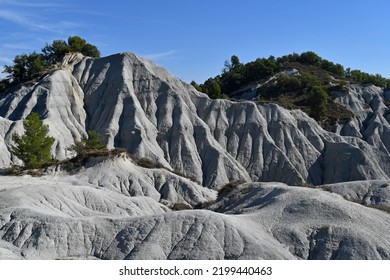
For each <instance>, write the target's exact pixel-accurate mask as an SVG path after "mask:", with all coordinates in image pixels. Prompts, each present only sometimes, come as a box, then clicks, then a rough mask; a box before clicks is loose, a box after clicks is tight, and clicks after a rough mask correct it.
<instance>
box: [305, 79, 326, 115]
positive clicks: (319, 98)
mask: <svg viewBox="0 0 390 280" xmlns="http://www.w3.org/2000/svg"><path fill="white" fill-rule="evenodd" d="M328 99H329V96H328V94H327V93H326V91H325V90H324V88H323V87H322V86H320V85H315V86H313V87H312V88H311V90H310V97H309V105H310V115H311V116H312V117H313V118H315V119H317V120H318V119H320V118H324V117H326V116H327V113H328V112H327V104H328Z"/></svg>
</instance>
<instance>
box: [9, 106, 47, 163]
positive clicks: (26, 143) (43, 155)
mask: <svg viewBox="0 0 390 280" xmlns="http://www.w3.org/2000/svg"><path fill="white" fill-rule="evenodd" d="M23 126H24V129H25V133H24V135H23V136H18V135H16V134H14V135H13V140H14V142H15V144H16V146H14V147H13V150H12V152H13V154H14V155H15V156H17V157H18V158H20V159H21V160H22V161H23V163H24V167H25V168H27V169H29V168H40V167H42V166H44V165H45V164H48V163H50V162H51V161H52V160H53V158H52V156H51V146H52V145H53V143H54V138H52V137H49V136H47V133H48V131H49V129H48V127H47V126H46V125H44V124H43V122H42V120H41V119H40V118H39V115H38V114H37V113H31V114H30V115H29V116H28V117H27V118H26V119H25V120H24V121H23Z"/></svg>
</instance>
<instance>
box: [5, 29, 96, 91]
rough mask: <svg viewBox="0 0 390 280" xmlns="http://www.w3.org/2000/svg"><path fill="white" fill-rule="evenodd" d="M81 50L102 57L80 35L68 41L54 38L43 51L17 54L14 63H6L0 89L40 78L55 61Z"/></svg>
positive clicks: (86, 53)
mask: <svg viewBox="0 0 390 280" xmlns="http://www.w3.org/2000/svg"><path fill="white" fill-rule="evenodd" d="M71 52H80V53H82V54H83V55H85V56H91V57H100V52H99V50H98V49H97V47H96V46H94V45H91V44H89V43H87V42H86V41H85V40H84V39H82V38H80V37H78V36H71V37H69V38H68V41H67V42H66V41H64V40H54V41H53V43H52V44H46V46H45V47H44V48H42V52H41V53H37V52H35V51H34V52H32V53H30V54H21V55H16V56H15V58H14V59H13V63H14V64H13V65H6V66H5V67H4V73H6V74H8V76H7V78H6V79H4V80H2V81H0V90H2V89H5V88H7V87H10V86H13V85H17V84H19V83H23V82H28V81H31V80H34V79H35V78H39V77H40V76H42V75H43V74H45V73H46V72H48V71H49V70H50V69H51V68H52V67H53V65H55V63H57V62H59V61H61V60H62V58H63V57H64V56H65V54H67V53H71Z"/></svg>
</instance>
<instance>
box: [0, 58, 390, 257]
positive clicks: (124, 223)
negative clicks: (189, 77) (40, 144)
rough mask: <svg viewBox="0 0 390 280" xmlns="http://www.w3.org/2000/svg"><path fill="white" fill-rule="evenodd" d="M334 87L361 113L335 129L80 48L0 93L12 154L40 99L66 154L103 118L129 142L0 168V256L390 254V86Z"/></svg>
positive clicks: (0, 149) (2, 163) (5, 139)
mask: <svg viewBox="0 0 390 280" xmlns="http://www.w3.org/2000/svg"><path fill="white" fill-rule="evenodd" d="M334 94H335V96H336V101H337V102H339V103H340V104H343V105H345V106H347V107H348V108H350V109H351V111H353V112H354V114H355V117H354V118H353V119H352V120H351V121H350V122H349V123H348V124H344V125H340V126H339V127H338V129H337V131H336V132H335V133H332V132H328V131H325V130H324V129H322V128H321V127H320V126H319V125H318V124H317V123H316V122H315V120H313V119H311V118H310V117H308V116H307V115H306V114H305V113H303V112H302V111H300V110H286V109H284V108H281V107H279V106H277V105H274V104H258V103H256V102H252V101H246V102H233V101H228V100H210V99H209V98H208V97H207V96H206V95H205V94H203V93H200V92H198V91H196V90H195V89H194V88H193V87H192V86H190V85H188V84H186V83H184V82H182V81H180V80H178V79H177V78H175V77H174V76H172V75H171V74H169V73H168V72H167V71H166V70H164V69H163V68H161V67H159V66H157V65H155V64H154V63H152V62H150V61H147V60H145V59H143V58H140V57H138V56H137V55H134V54H131V53H122V54H117V55H113V56H109V57H104V58H100V59H92V58H88V57H82V56H80V55H78V54H70V55H68V56H66V57H65V59H64V61H63V63H62V65H61V69H59V70H56V71H54V72H53V73H51V74H48V75H46V76H45V77H44V78H42V79H41V80H40V81H38V82H37V83H35V84H33V85H29V86H28V85H22V86H21V87H20V88H18V89H15V90H14V91H13V92H10V93H9V94H8V95H6V96H5V97H3V98H2V99H0V168H5V167H8V166H10V165H11V164H15V163H20V161H18V159H17V158H15V157H13V156H12V153H11V150H12V145H13V142H12V135H13V134H14V133H17V134H22V133H23V125H22V121H23V119H24V118H25V117H26V116H28V115H29V114H30V113H31V112H33V111H34V112H37V113H39V115H40V117H41V118H42V119H43V121H44V123H45V124H47V125H48V126H49V131H50V132H49V134H50V135H51V136H53V137H54V138H55V144H54V145H53V150H52V153H53V155H54V156H55V157H56V158H57V159H59V160H62V159H66V158H70V157H73V156H74V153H73V152H72V151H70V149H69V148H70V147H71V146H72V145H73V144H74V143H75V142H76V141H79V140H80V139H81V138H83V137H85V136H87V131H89V130H96V131H97V132H99V133H100V134H101V135H103V138H104V141H105V144H106V146H107V147H108V148H109V149H111V148H118V147H120V148H125V149H126V150H127V152H128V153H119V154H118V153H112V154H109V155H105V156H104V155H100V156H93V157H91V158H90V159H88V160H87V161H86V162H85V165H84V166H83V167H81V168H80V169H77V170H76V171H77V172H74V173H72V174H70V173H69V172H66V171H65V169H64V166H65V164H59V165H57V166H55V167H52V168H49V170H48V171H47V172H46V175H44V176H42V177H31V176H29V175H25V176H19V177H15V176H2V175H0V259H390V237H389V235H388V232H389V231H390V225H389V223H388V220H389V212H390V192H389V189H390V187H389V186H390V179H389V176H390V155H389V148H390V146H389V145H390V144H389V143H390V141H389V140H390V139H389V128H390V125H389V123H390V119H389V118H390V114H389V108H388V101H389V94H388V93H387V92H383V90H381V89H380V88H377V87H373V86H366V87H364V86H358V85H352V86H351V87H350V91H349V92H348V93H334ZM0 96H1V95H0ZM129 154H130V155H131V156H130V155H129ZM141 158H148V159H150V160H152V162H155V164H154V165H152V166H149V167H148V168H146V167H147V166H145V167H142V166H141V165H140V164H139V161H137V160H135V159H141ZM162 167H163V168H162ZM239 180H240V181H241V182H242V181H246V182H248V183H244V184H239V185H238V186H237V187H234V188H232V189H230V190H227V189H228V186H226V183H229V182H233V181H236V182H237V181H239ZM255 181H263V183H258V182H255ZM265 181H268V183H265ZM284 183H286V184H288V185H290V186H288V185H286V184H284ZM306 184H308V185H310V184H313V185H319V186H318V187H316V188H306V187H297V186H295V185H306ZM232 185H233V184H232ZM294 186H295V187H294ZM218 190H223V191H222V192H220V193H219V195H218ZM222 194H224V195H222ZM191 208H194V209H191ZM197 208H200V209H197ZM183 209H187V210H183ZM195 209H196V210H195ZM177 210H180V211H177Z"/></svg>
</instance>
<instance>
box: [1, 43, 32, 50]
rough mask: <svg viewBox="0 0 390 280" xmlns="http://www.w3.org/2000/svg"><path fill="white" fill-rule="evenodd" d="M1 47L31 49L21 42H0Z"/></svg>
mask: <svg viewBox="0 0 390 280" xmlns="http://www.w3.org/2000/svg"><path fill="white" fill-rule="evenodd" d="M1 47H2V48H3V49H11V50H30V49H32V47H31V46H29V45H27V44H23V43H17V44H2V45H1Z"/></svg>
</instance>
